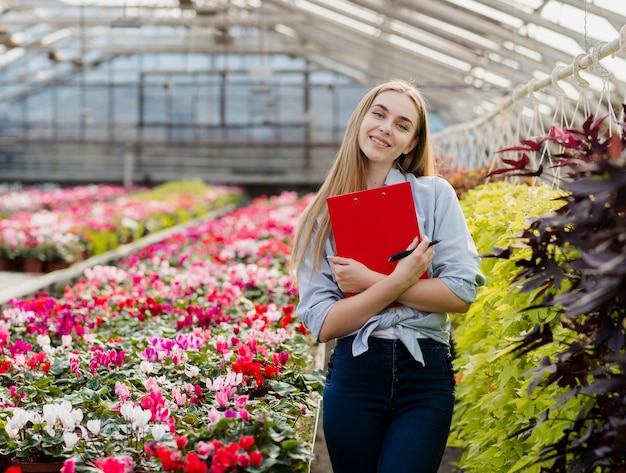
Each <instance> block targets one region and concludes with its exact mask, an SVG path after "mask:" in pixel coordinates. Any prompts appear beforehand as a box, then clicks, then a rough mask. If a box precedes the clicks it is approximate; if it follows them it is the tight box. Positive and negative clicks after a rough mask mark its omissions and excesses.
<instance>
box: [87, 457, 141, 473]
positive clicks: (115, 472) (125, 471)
mask: <svg viewBox="0 0 626 473" xmlns="http://www.w3.org/2000/svg"><path fill="white" fill-rule="evenodd" d="M95 465H96V467H97V468H98V469H100V470H102V471H103V472H104V473H129V472H132V471H133V463H132V461H131V459H130V458H128V457H126V458H124V459H121V460H120V459H119V458H115V457H108V458H105V459H103V460H96V461H95Z"/></svg>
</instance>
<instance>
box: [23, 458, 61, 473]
mask: <svg viewBox="0 0 626 473" xmlns="http://www.w3.org/2000/svg"><path fill="white" fill-rule="evenodd" d="M64 461H65V460H63V461H52V462H42V463H37V462H35V463H30V462H23V461H20V460H18V459H17V458H13V459H12V460H11V463H12V464H13V465H14V466H19V467H20V468H21V469H22V473H57V472H59V471H61V467H62V466H63V463H64Z"/></svg>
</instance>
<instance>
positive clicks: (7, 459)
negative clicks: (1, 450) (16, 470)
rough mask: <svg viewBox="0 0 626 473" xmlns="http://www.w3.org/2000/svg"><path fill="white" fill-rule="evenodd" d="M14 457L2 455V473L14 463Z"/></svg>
mask: <svg viewBox="0 0 626 473" xmlns="http://www.w3.org/2000/svg"><path fill="white" fill-rule="evenodd" d="M11 460H13V455H12V454H11V455H0V471H5V470H6V469H7V468H8V467H10V466H11V465H12V464H13V462H12V461H11Z"/></svg>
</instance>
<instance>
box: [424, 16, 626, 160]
mask: <svg viewBox="0 0 626 473" xmlns="http://www.w3.org/2000/svg"><path fill="white" fill-rule="evenodd" d="M618 51H621V53H622V55H623V57H624V58H626V25H624V26H623V27H622V29H621V31H620V36H619V38H617V39H615V40H613V41H611V42H600V43H597V44H596V45H595V46H594V47H593V48H592V50H591V52H590V53H589V54H579V55H577V56H576V57H575V58H574V59H573V61H572V63H571V64H570V65H569V66H562V65H558V66H556V67H555V68H554V69H553V70H552V73H551V75H549V76H548V77H545V78H544V79H542V80H538V79H531V80H530V81H529V82H528V83H526V84H522V85H519V86H518V87H516V88H515V89H514V90H513V92H512V93H511V94H510V95H509V96H507V97H506V98H505V99H503V101H502V103H501V105H500V107H499V108H498V109H497V110H495V111H493V112H492V113H489V114H486V115H485V116H482V117H481V118H479V119H477V120H474V121H472V122H468V123H464V124H460V125H455V126H451V127H448V128H446V129H444V130H442V131H440V132H438V133H435V134H434V135H433V141H434V143H435V147H436V150H437V154H438V159H439V161H440V163H441V164H442V166H443V167H444V168H446V167H456V168H463V169H467V170H472V169H481V168H487V170H491V169H492V168H493V167H495V166H496V165H497V164H498V162H499V161H500V158H502V157H505V158H506V157H508V158H513V159H514V158H517V157H519V154H518V153H515V152H509V153H510V154H507V153H498V151H499V150H502V149H506V148H510V147H514V146H519V145H520V144H521V142H522V140H528V139H530V140H532V139H533V138H534V137H539V136H542V135H546V134H548V133H549V131H550V127H552V126H556V127H558V128H559V129H561V130H565V129H572V128H577V127H578V128H580V127H581V126H582V124H583V122H584V120H585V119H587V118H588V117H589V115H591V114H593V115H594V117H595V118H600V117H603V116H606V118H605V121H604V124H603V125H604V126H605V128H606V130H605V131H606V133H607V134H608V135H609V136H610V135H611V134H613V133H619V132H621V127H620V126H619V124H620V123H621V121H622V120H623V107H622V106H621V103H619V112H616V106H617V104H616V102H615V100H616V97H615V93H614V91H615V90H619V88H618V87H617V86H616V83H614V81H616V79H615V78H613V77H612V75H611V73H610V71H609V70H608V69H607V68H606V67H604V66H603V65H602V63H601V59H604V58H606V57H608V56H613V55H614V54H615V53H616V52H618ZM581 70H586V72H587V73H588V74H591V73H593V74H594V76H595V77H596V78H599V80H600V84H601V85H600V87H596V88H595V90H591V88H590V82H589V81H588V80H587V79H585V78H584V77H582V75H581V73H580V71H581ZM596 80H597V79H596ZM564 87H568V88H569V89H570V90H571V89H572V88H574V92H575V94H576V93H577V97H578V98H577V100H575V99H574V100H573V99H572V93H571V92H570V94H569V95H567V94H566V91H565V90H564ZM624 99H625V97H619V99H618V100H621V101H623V100H624ZM592 104H594V105H593V106H592ZM549 154H550V150H548V149H547V148H544V151H543V152H542V153H540V155H539V156H529V157H530V158H531V159H533V160H534V161H535V162H533V163H532V165H533V166H534V167H536V166H538V165H540V164H544V165H546V162H547V161H549V160H550V156H549Z"/></svg>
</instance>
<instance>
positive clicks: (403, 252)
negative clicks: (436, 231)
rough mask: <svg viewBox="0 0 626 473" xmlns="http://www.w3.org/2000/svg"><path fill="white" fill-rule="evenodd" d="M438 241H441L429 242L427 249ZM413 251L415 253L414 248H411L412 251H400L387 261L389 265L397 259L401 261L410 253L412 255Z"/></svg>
mask: <svg viewBox="0 0 626 473" xmlns="http://www.w3.org/2000/svg"><path fill="white" fill-rule="evenodd" d="M440 241H441V240H433V241H431V242H430V243H429V244H428V247H427V248H430V247H431V246H433V245H436V244H437V243H439V242H440ZM413 251H415V248H413V249H412V250H404V251H401V252H399V253H396V254H395V255H391V256H390V257H389V259H388V260H387V261H389V262H390V263H393V262H394V261H398V260H399V259H402V258H404V257H406V256H409V255H410V254H411V253H413Z"/></svg>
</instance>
